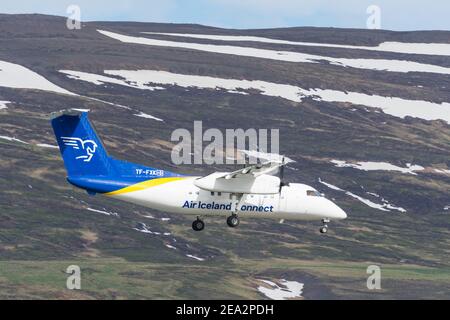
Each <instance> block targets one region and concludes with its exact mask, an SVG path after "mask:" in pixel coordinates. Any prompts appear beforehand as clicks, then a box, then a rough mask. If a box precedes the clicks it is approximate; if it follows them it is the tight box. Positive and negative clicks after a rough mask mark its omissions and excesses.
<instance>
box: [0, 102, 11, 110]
mask: <svg viewBox="0 0 450 320" xmlns="http://www.w3.org/2000/svg"><path fill="white" fill-rule="evenodd" d="M9 103H12V102H11V101H0V110H2V109H8V107H7V106H6V105H7V104H9Z"/></svg>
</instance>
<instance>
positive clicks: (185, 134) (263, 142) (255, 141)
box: [170, 121, 280, 165]
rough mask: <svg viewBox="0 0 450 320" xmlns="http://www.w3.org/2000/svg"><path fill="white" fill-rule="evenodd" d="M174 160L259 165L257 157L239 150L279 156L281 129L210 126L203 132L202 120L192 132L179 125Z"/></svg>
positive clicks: (172, 137)
mask: <svg viewBox="0 0 450 320" xmlns="http://www.w3.org/2000/svg"><path fill="white" fill-rule="evenodd" d="M170 140H171V141H172V142H178V143H177V144H176V145H175V146H174V147H173V149H172V153H171V158H172V162H173V163H174V164H176V165H179V164H209V165H211V164H224V163H226V164H246V163H249V164H256V163H257V162H258V159H257V157H249V158H248V159H247V160H246V158H245V157H242V156H240V154H239V151H240V150H244V151H245V150H251V151H258V152H259V153H260V154H268V153H269V152H270V154H274V155H278V153H279V150H280V141H279V140H280V134H279V129H254V128H249V129H246V130H244V129H242V128H239V129H225V132H223V131H221V130H220V129H217V128H209V129H207V130H205V131H204V132H203V123H202V121H194V131H193V134H191V132H190V131H189V130H188V129H184V128H178V129H176V130H174V131H173V132H172V135H171V137H170Z"/></svg>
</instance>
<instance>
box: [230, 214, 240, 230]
mask: <svg viewBox="0 0 450 320" xmlns="http://www.w3.org/2000/svg"><path fill="white" fill-rule="evenodd" d="M227 225H228V226H229V227H230V228H235V227H237V226H238V225H239V218H238V216H237V214H232V215H231V216H229V217H228V218H227Z"/></svg>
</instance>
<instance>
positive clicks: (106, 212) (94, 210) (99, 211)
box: [86, 208, 119, 217]
mask: <svg viewBox="0 0 450 320" xmlns="http://www.w3.org/2000/svg"><path fill="white" fill-rule="evenodd" d="M86 210H88V211H92V212H97V213H101V214H104V215H107V216H115V217H119V214H118V213H116V212H108V211H104V210H106V209H104V210H97V209H93V208H86Z"/></svg>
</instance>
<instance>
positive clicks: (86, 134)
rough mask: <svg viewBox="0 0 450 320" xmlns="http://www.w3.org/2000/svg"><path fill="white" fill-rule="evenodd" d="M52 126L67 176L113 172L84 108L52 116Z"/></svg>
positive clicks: (104, 174)
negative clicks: (77, 111) (79, 110)
mask: <svg viewBox="0 0 450 320" xmlns="http://www.w3.org/2000/svg"><path fill="white" fill-rule="evenodd" d="M52 126H53V130H54V132H55V135H56V139H57V141H58V145H59V150H60V151H61V155H62V157H63V160H64V165H65V167H66V169H67V173H68V176H69V177H74V176H86V175H96V176H107V175H110V174H112V173H113V172H112V171H113V170H114V169H113V167H112V165H111V161H110V157H109V156H108V153H107V152H106V150H105V148H104V147H103V144H102V142H101V141H100V139H99V137H98V136H97V134H96V132H95V130H94V128H93V127H92V126H91V124H90V123H89V120H88V117H87V113H86V112H83V113H78V114H73V115H72V114H63V115H61V116H59V117H57V118H54V119H53V120H52Z"/></svg>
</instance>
